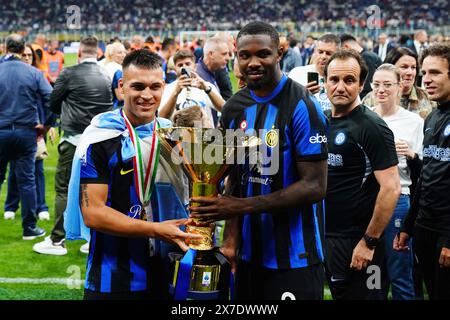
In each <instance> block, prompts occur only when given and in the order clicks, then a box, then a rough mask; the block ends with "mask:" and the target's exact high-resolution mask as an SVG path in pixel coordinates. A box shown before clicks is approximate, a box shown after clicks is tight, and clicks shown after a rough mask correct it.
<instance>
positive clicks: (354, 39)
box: [341, 33, 356, 43]
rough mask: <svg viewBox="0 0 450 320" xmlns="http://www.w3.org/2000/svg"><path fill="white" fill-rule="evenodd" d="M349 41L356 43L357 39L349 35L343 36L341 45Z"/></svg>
mask: <svg viewBox="0 0 450 320" xmlns="http://www.w3.org/2000/svg"><path fill="white" fill-rule="evenodd" d="M347 41H356V38H355V37H354V36H352V35H351V34H348V33H344V34H341V43H345V42H347Z"/></svg>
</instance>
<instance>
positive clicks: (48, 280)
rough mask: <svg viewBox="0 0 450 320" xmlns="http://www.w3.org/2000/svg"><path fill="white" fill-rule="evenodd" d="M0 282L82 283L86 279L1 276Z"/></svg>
mask: <svg viewBox="0 0 450 320" xmlns="http://www.w3.org/2000/svg"><path fill="white" fill-rule="evenodd" d="M0 283H26V284H63V285H71V286H73V285H81V284H83V283H84V280H75V279H70V278H34V279H33V278H0Z"/></svg>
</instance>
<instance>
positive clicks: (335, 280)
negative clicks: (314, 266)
mask: <svg viewBox="0 0 450 320" xmlns="http://www.w3.org/2000/svg"><path fill="white" fill-rule="evenodd" d="M344 280H345V279H336V278H335V277H333V276H331V282H337V281H344Z"/></svg>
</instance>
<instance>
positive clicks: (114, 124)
mask: <svg viewBox="0 0 450 320" xmlns="http://www.w3.org/2000/svg"><path fill="white" fill-rule="evenodd" d="M157 120H158V123H159V125H160V127H161V128H167V127H170V126H171V125H172V123H171V122H170V121H169V120H167V119H164V118H158V119H157ZM135 129H136V132H137V134H138V136H139V138H141V139H144V138H148V137H151V135H152V133H153V122H151V123H149V124H145V125H142V126H139V127H137V128H135ZM118 136H122V149H121V153H122V158H123V161H128V160H130V159H132V158H133V157H134V155H135V150H134V146H133V143H132V142H131V139H130V136H129V133H128V129H127V127H126V125H125V121H124V119H123V117H122V116H121V115H120V109H117V110H114V111H110V112H105V113H101V114H98V115H97V116H95V117H94V118H93V119H92V121H91V124H90V125H89V126H88V127H87V128H86V130H85V131H84V132H83V135H82V136H81V139H80V142H79V144H78V146H77V149H76V151H75V156H74V158H73V162H72V173H71V177H70V182H69V191H68V198H67V207H66V211H65V212H64V228H65V230H66V239H67V240H80V239H84V240H87V241H89V240H90V237H91V236H90V230H89V228H88V227H86V225H85V224H84V221H83V216H82V213H81V209H80V205H79V192H80V191H79V190H80V170H81V164H82V161H86V159H85V157H86V152H87V150H88V148H89V146H90V145H92V144H94V143H97V142H101V141H105V140H109V139H112V138H115V137H118Z"/></svg>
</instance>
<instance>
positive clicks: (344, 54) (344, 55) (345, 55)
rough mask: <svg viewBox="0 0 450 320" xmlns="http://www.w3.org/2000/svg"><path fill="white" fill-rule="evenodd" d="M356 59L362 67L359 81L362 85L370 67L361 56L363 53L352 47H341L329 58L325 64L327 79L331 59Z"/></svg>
mask: <svg viewBox="0 0 450 320" xmlns="http://www.w3.org/2000/svg"><path fill="white" fill-rule="evenodd" d="M352 58H353V59H355V60H356V61H357V62H358V64H359V68H360V71H361V72H360V74H359V83H360V84H361V85H362V84H363V83H364V81H366V78H367V74H368V73H369V68H368V67H367V64H366V63H365V61H364V59H363V58H362V57H361V55H360V54H359V53H358V52H356V51H355V50H352V49H341V50H338V51H336V52H335V53H334V54H333V55H332V56H331V57H330V59H329V60H328V62H327V64H326V66H325V79H327V77H328V66H329V65H330V63H331V61H333V60H336V59H338V60H348V59H352Z"/></svg>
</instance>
